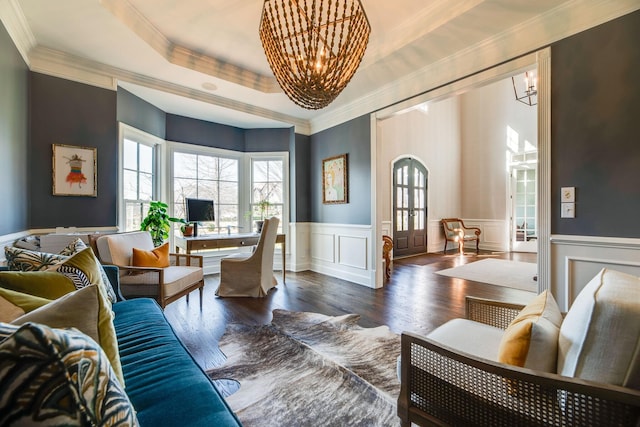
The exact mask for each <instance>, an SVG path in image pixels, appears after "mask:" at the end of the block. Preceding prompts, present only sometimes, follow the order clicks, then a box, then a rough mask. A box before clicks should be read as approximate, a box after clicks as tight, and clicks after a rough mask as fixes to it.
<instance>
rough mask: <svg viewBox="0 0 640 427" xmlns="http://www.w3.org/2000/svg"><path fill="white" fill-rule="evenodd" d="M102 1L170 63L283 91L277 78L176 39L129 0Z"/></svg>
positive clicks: (253, 86)
mask: <svg viewBox="0 0 640 427" xmlns="http://www.w3.org/2000/svg"><path fill="white" fill-rule="evenodd" d="M100 4H101V5H102V6H103V7H104V8H105V9H107V10H108V11H109V12H111V14H112V15H113V16H115V17H116V19H118V20H119V21H120V22H122V23H123V24H124V25H125V26H127V27H128V28H129V29H130V30H131V31H133V32H134V33H135V34H137V35H138V37H140V39H141V40H142V41H144V42H145V43H147V44H148V45H149V46H150V47H151V48H152V49H153V50H155V51H156V52H158V53H159V54H160V55H161V56H162V57H163V58H164V59H166V60H167V61H168V62H170V63H171V64H174V65H178V66H180V67H183V68H188V69H191V70H194V71H198V72H199V73H203V74H208V75H210V76H212V77H216V78H219V79H222V80H226V81H228V82H231V83H235V84H238V85H241V86H244V87H248V88H250V89H254V90H257V91H260V92H264V93H281V92H282V89H280V86H279V85H278V82H277V81H276V79H275V77H271V76H265V75H262V74H259V73H256V72H254V71H251V70H248V69H245V68H243V67H240V66H238V65H235V64H231V63H229V62H226V61H222V60H220V59H218V58H214V57H212V56H209V55H205V54H203V53H201V52H195V51H193V50H191V49H189V48H187V47H185V46H181V45H179V44H177V43H175V42H173V41H172V40H170V39H169V38H167V37H166V36H165V35H164V34H163V33H162V32H161V31H160V30H158V29H157V28H156V27H155V26H154V25H153V24H152V23H151V22H150V21H149V20H148V19H147V17H146V16H144V15H143V14H142V13H141V12H140V11H139V10H138V9H136V8H135V7H134V6H133V5H132V4H131V3H130V2H129V1H127V0H100Z"/></svg>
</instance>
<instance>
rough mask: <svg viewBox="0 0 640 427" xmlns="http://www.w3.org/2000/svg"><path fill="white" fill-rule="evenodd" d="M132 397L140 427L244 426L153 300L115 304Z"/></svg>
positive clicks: (118, 330) (122, 356)
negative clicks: (173, 426) (178, 426)
mask: <svg viewBox="0 0 640 427" xmlns="http://www.w3.org/2000/svg"><path fill="white" fill-rule="evenodd" d="M113 309H114V311H115V314H116V316H115V319H114V324H115V327H116V333H117V335H118V342H119V344H120V359H121V361H122V369H123V371H124V377H125V381H126V382H127V394H128V395H129V398H130V399H131V402H132V403H133V405H134V407H135V408H136V410H137V411H138V412H137V414H138V419H139V421H140V424H141V425H148V426H160V425H166V426H170V425H176V426H177V425H181V426H190V427H199V426H218V425H219V426H239V425H240V423H239V421H238V420H237V418H236V417H235V415H234V414H233V412H232V411H231V409H230V408H229V407H228V405H227V403H226V402H225V400H224V399H223V398H222V396H221V395H220V393H219V391H218V390H217V389H216V388H215V386H214V385H213V383H212V382H211V381H210V380H209V378H208V377H207V375H206V374H205V373H204V371H203V370H202V369H201V368H200V366H199V365H198V364H197V363H196V362H195V360H193V358H192V357H191V355H190V354H189V353H188V352H187V350H186V349H185V348H184V346H183V345H182V343H181V342H180V340H179V339H178V338H177V336H176V335H175V333H174V332H173V329H172V328H171V326H170V325H169V323H168V322H167V320H166V318H165V316H164V313H163V312H162V309H161V308H160V306H159V305H158V304H157V303H156V302H155V301H154V300H152V299H148V298H137V299H132V300H128V301H123V302H119V303H117V304H114V305H113Z"/></svg>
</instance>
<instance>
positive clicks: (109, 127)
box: [28, 73, 118, 228]
mask: <svg viewBox="0 0 640 427" xmlns="http://www.w3.org/2000/svg"><path fill="white" fill-rule="evenodd" d="M29 91H30V98H29V99H30V121H31V136H30V138H29V139H30V143H29V161H28V164H29V177H30V181H29V198H30V203H31V204H30V207H29V227H31V228H49V227H70V226H76V227H108V226H114V225H116V214H117V198H116V194H117V176H118V135H117V124H116V92H115V91H112V90H107V89H101V88H97V87H94V86H88V85H85V84H82V83H76V82H72V81H70V80H64V79H59V78H56V77H51V76H47V75H44V74H38V73H31V79H30V83H29ZM53 144H66V145H78V146H83V147H96V148H97V174H98V181H97V183H98V196H97V197H79V196H53V194H52V193H53V191H52V187H53V182H52V161H51V158H52V154H53V153H52V145H53Z"/></svg>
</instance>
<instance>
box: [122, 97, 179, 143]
mask: <svg viewBox="0 0 640 427" xmlns="http://www.w3.org/2000/svg"><path fill="white" fill-rule="evenodd" d="M166 116H167V115H166V113H165V112H164V111H162V110H161V109H159V108H157V107H156V106H154V105H152V104H149V103H148V102H147V101H145V100H143V99H141V98H138V97H137V96H135V95H134V94H132V93H131V92H127V91H126V90H124V89H122V88H121V87H119V88H118V94H117V106H116V117H117V119H118V121H119V122H122V123H126V124H128V125H129V126H131V127H134V128H136V129H139V130H141V131H143V132H146V133H148V134H151V135H154V136H157V137H158V138H161V139H164V137H165V133H166V129H167V119H166Z"/></svg>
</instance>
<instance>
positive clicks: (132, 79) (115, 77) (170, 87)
mask: <svg viewBox="0 0 640 427" xmlns="http://www.w3.org/2000/svg"><path fill="white" fill-rule="evenodd" d="M31 70H32V71H35V72H39V73H43V74H48V75H52V76H56V77H61V78H64V79H68V80H73V81H77V82H80V83H85V84H89V85H92V86H98V87H101V88H105V89H111V90H117V86H118V81H124V82H128V83H133V84H136V85H140V86H144V87H147V88H149V89H155V90H159V91H162V92H166V93H170V94H173V95H178V96H182V97H185V98H189V99H193V100H196V101H200V102H205V103H207V104H211V105H216V106H219V107H223V108H227V109H230V110H234V111H238V112H241V113H246V114H251V115H254V116H257V117H262V118H265V119H269V120H275V121H278V122H282V123H285V124H287V125H292V126H294V127H295V132H296V133H300V134H303V135H309V132H310V131H311V128H310V125H309V122H308V121H307V120H304V119H299V118H297V117H293V116H289V115H287V114H282V113H278V112H276V111H272V110H269V109H266V108H261V107H256V106H255V105H251V104H246V103H244V102H240V101H234V100H232V99H229V98H224V97H221V96H218V95H214V94H211V93H208V92H202V91H198V90H196V89H192V88H188V87H184V86H181V85H177V84H173V83H169V82H167V81H163V80H158V79H155V78H152V77H148V76H144V75H142V74H137V73H133V72H131V71H127V70H123V69H121V68H117V67H111V66H109V65H105V64H102V63H99V62H96V61H92V60H89V59H84V58H80V57H77V56H74V55H70V54H67V53H65V52H61V51H58V50H54V49H49V48H45V47H42V46H37V47H36V48H35V49H33V50H32V52H31Z"/></svg>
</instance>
